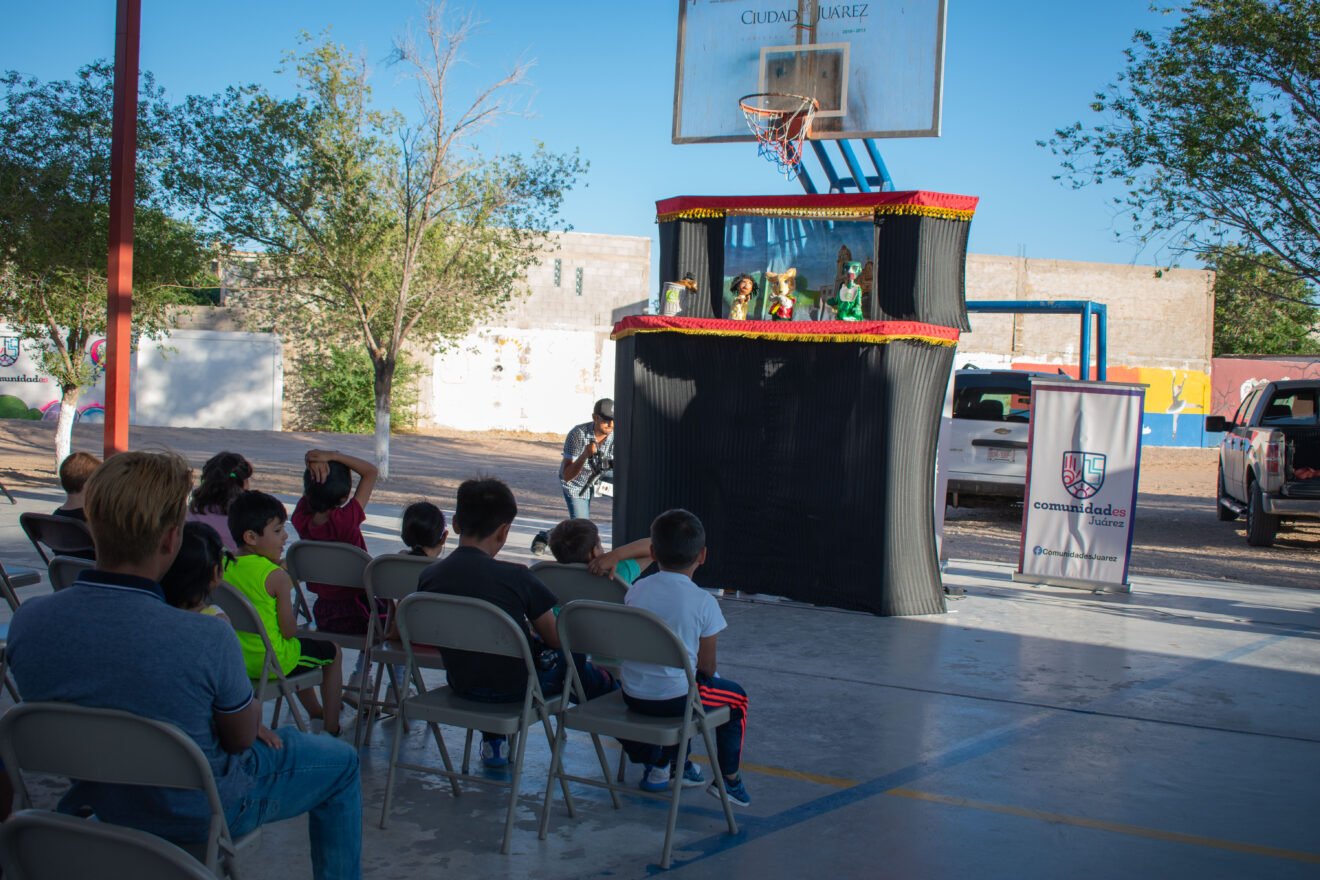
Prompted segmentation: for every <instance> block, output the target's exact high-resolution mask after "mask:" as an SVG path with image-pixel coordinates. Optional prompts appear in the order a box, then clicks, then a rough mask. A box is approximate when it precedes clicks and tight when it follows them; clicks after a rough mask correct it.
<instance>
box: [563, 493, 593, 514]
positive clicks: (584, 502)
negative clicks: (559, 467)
mask: <svg viewBox="0 0 1320 880" xmlns="http://www.w3.org/2000/svg"><path fill="white" fill-rule="evenodd" d="M579 491H581V490H579V489H578V488H576V487H573V488H570V489H564V503H565V504H567V505H568V518H569V519H591V497H590V496H591V493H590V492H588V493H587V494H586V495H579V494H578V492H579Z"/></svg>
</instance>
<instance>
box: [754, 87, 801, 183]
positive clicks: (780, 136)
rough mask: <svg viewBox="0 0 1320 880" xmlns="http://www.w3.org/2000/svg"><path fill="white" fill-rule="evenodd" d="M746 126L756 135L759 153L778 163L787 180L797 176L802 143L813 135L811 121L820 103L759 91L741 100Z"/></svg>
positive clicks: (798, 96)
mask: <svg viewBox="0 0 1320 880" xmlns="http://www.w3.org/2000/svg"><path fill="white" fill-rule="evenodd" d="M738 106H739V107H741V108H742V112H743V117H744V118H746V120H747V127H748V128H750V129H751V130H752V134H754V135H756V152H757V155H759V156H764V157H765V158H766V159H769V160H770V161H771V162H773V163H774V164H775V167H776V168H778V169H779V171H780V173H781V174H783V175H784V177H785V179H787V180H792V179H793V178H794V177H797V175H798V170H799V166H800V165H801V163H802V143H803V141H805V140H806V139H807V138H809V137H811V120H812V119H814V118H815V116H816V111H817V110H818V109H820V102H818V101H817V100H816V99H815V98H807V97H804V96H803V95H787V94H783V93H781V92H758V93H755V94H751V95H743V96H742V97H741V98H739V99H738Z"/></svg>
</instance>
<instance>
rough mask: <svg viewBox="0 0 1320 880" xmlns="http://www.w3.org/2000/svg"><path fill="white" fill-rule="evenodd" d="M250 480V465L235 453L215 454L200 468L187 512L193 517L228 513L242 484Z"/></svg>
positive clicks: (239, 492)
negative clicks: (212, 513)
mask: <svg viewBox="0 0 1320 880" xmlns="http://www.w3.org/2000/svg"><path fill="white" fill-rule="evenodd" d="M251 477H252V465H250V464H248V460H247V459H246V458H244V457H243V456H241V455H239V454H238V453H237V452H217V453H216V454H215V455H213V456H211V457H210V459H208V460H207V462H206V464H204V465H202V479H201V482H200V483H198V484H197V488H196V489H194V490H193V493H192V500H191V501H190V502H188V509H189V510H191V511H192V512H193V513H206V512H207V511H208V510H218V511H220V512H221V513H228V512H229V505H230V504H231V503H232V502H233V500H234V499H235V498H237V497H238V496H239V495H240V494H242V492H243V484H244V483H246V482H247V481H248V480H249V479H250V478H251Z"/></svg>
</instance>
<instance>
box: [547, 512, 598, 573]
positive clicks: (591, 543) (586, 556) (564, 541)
mask: <svg viewBox="0 0 1320 880" xmlns="http://www.w3.org/2000/svg"><path fill="white" fill-rule="evenodd" d="M599 543H600V530H599V529H597V528H596V524H595V523H594V522H592V521H591V520H589V519H566V520H564V521H563V522H561V523H560V524H559V525H557V526H555V527H554V528H553V529H551V530H550V552H551V553H553V554H555V561H556V562H562V563H565V564H568V563H573V562H590V561H591V551H592V550H594V549H596V545H597V544H599Z"/></svg>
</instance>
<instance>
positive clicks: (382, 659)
mask: <svg viewBox="0 0 1320 880" xmlns="http://www.w3.org/2000/svg"><path fill="white" fill-rule="evenodd" d="M434 562H435V560H434V559H432V558H430V557H429V556H412V555H408V554H404V553H399V554H389V555H386V556H377V557H376V558H375V559H373V560H371V562H370V563H368V564H367V568H366V571H365V572H363V578H362V580H363V583H364V584H365V585H366V588H367V602H368V604H369V606H370V607H372V608H374V607H376V602H377V600H380V601H384V602H387V603H388V605H389V612H388V616H387V617H386V619H385V624H384V625H383V626H382V627H381V636H380V640H379V641H378V642H377V643H376V644H375V645H374V646H373V647H372V649H371V663H372V665H374V666H375V669H374V670H372V669H371V668H370V667H368V668H367V670H366V674H367V675H368V676H370V680H371V683H372V684H371V700H370V702H369V703H367V721H366V725H365V731H364V732H363V734H362V738H361V742H366V741H367V739H368V738H369V737H370V736H371V728H372V725H374V724H375V723H376V718H377V716H378V715H379V714H380V710H381V709H383V708H384V707H385V705H386V703H385V702H383V701H382V700H381V696H380V689H381V685H382V684H383V683H384V680H385V677H386V676H389V679H390V691H391V693H392V694H393V695H394V706H395V707H397V706H398V705H399V702H400V701H401V700H402V699H403V697H404V696H406V695H407V689H408V678H407V676H406V675H405V676H404V679H403V681H398V680H396V678H395V676H394V667H395V666H398V665H403V664H406V663H407V662H408V655H407V654H406V653H405V651H404V648H403V642H402V641H400V640H398V639H389V638H387V636H388V635H389V632H390V627H391V624H392V623H393V622H394V620H395V618H396V614H397V611H398V603H399V602H401V601H403V600H404V599H406V598H407V597H408V596H411V595H412V594H413V593H415V592H417V581H418V579H419V578H420V577H421V575H422V572H423V571H425V570H426V568H427V567H429V566H430V565H431V564H432V563H434ZM415 654H416V656H417V665H418V667H420V668H422V669H444V668H445V661H444V660H443V659H442V658H441V656H440V652H439V651H438V650H436V649H435V648H424V647H422V646H420V645H419V646H417V647H416V649H415ZM363 680H364V681H366V680H367V679H366V678H364V679H363ZM400 723H401V724H402V723H403V720H402V719H400ZM404 729H405V730H407V725H406V724H405V726H404ZM359 744H360V743H359Z"/></svg>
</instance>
